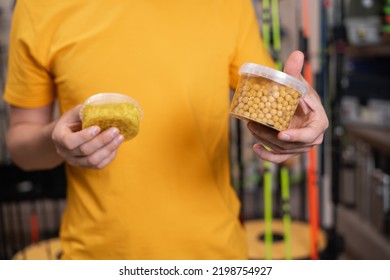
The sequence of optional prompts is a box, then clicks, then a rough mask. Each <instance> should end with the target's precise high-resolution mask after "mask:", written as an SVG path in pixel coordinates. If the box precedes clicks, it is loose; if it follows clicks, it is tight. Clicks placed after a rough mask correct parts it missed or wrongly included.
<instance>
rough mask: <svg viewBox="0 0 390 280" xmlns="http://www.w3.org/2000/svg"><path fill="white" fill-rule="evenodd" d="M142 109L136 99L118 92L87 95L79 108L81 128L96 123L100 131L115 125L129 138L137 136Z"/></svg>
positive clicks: (126, 138)
mask: <svg viewBox="0 0 390 280" xmlns="http://www.w3.org/2000/svg"><path fill="white" fill-rule="evenodd" d="M142 118H143V111H142V109H141V107H140V105H139V104H138V102H137V101H136V100H134V99H133V98H131V97H129V96H126V95H123V94H120V93H99V94H96V95H93V96H91V97H89V98H88V99H87V100H86V101H85V102H84V104H83V107H82V108H81V110H80V119H81V121H82V128H83V129H84V128H87V127H90V126H93V125H97V126H99V127H100V128H101V130H102V131H104V130H106V129H108V128H110V127H116V128H118V129H119V131H120V133H121V134H122V135H123V136H124V138H125V140H130V139H132V138H134V137H135V136H137V134H138V132H139V128H140V123H141V120H142Z"/></svg>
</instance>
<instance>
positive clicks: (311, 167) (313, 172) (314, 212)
mask: <svg viewBox="0 0 390 280" xmlns="http://www.w3.org/2000/svg"><path fill="white" fill-rule="evenodd" d="M309 5H310V3H309V0H302V1H301V8H302V36H303V52H304V54H305V61H304V65H303V75H304V77H305V79H306V81H307V82H308V84H309V85H310V86H313V84H314V83H313V70H312V67H311V63H310V54H309V47H308V45H309V44H308V43H309V40H310V12H309V7H310V6H309ZM307 191H308V193H307V195H308V206H309V207H308V210H309V223H310V259H312V260H317V259H318V240H319V210H318V208H319V201H318V186H317V149H316V148H315V147H314V148H312V149H311V150H310V151H309V153H308V166H307Z"/></svg>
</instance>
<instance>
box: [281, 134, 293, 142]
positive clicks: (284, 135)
mask: <svg viewBox="0 0 390 280" xmlns="http://www.w3.org/2000/svg"><path fill="white" fill-rule="evenodd" d="M280 139H281V140H284V141H288V140H290V139H291V137H290V135H288V134H286V133H282V134H281V135H280Z"/></svg>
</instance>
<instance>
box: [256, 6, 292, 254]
mask: <svg viewBox="0 0 390 280" xmlns="http://www.w3.org/2000/svg"><path fill="white" fill-rule="evenodd" d="M262 7H263V14H262V15H263V17H262V18H263V23H262V24H263V25H262V31H263V40H264V46H265V48H266V49H267V50H268V51H271V47H272V55H273V58H274V60H275V64H276V68H277V69H278V70H280V71H281V70H282V68H283V66H282V62H281V59H280V51H281V46H282V44H281V31H280V16H279V1H278V0H271V2H270V1H269V0H263V6H262ZM271 23H272V25H271ZM270 25H271V26H272V44H271V26H270ZM280 183H281V194H282V214H283V228H284V229H283V234H284V241H285V258H286V259H288V260H289V259H292V252H291V216H290V190H289V188H290V178H289V171H288V168H287V167H286V166H285V165H281V167H280ZM272 219H273V218H272V164H271V163H270V162H268V161H265V162H264V222H265V246H266V259H272V242H273V235H272Z"/></svg>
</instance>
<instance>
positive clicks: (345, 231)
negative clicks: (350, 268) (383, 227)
mask: <svg viewBox="0 0 390 280" xmlns="http://www.w3.org/2000/svg"><path fill="white" fill-rule="evenodd" d="M337 216H338V220H337V231H338V232H339V233H340V234H341V235H343V237H344V240H345V249H346V252H347V254H350V258H353V259H367V260H381V259H383V260H388V259H390V240H389V238H387V237H385V236H383V235H382V234H381V233H379V232H378V231H377V230H376V229H375V228H374V227H373V226H372V225H371V224H370V223H369V222H368V221H367V220H365V219H362V218H361V217H360V216H359V215H358V214H357V213H356V211H354V210H351V209H348V208H346V207H343V206H341V205H339V206H338V207H337Z"/></svg>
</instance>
